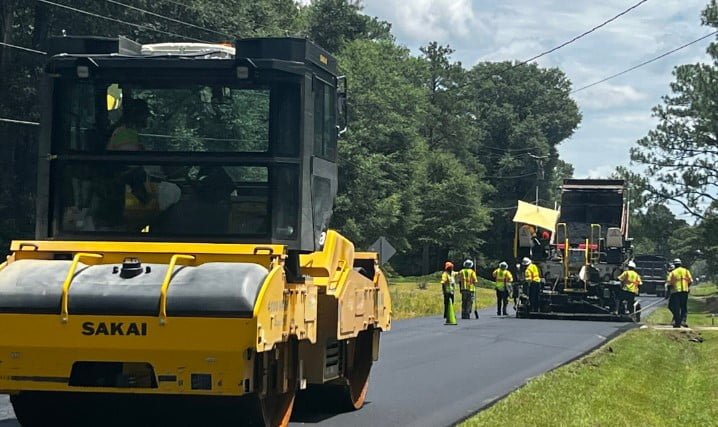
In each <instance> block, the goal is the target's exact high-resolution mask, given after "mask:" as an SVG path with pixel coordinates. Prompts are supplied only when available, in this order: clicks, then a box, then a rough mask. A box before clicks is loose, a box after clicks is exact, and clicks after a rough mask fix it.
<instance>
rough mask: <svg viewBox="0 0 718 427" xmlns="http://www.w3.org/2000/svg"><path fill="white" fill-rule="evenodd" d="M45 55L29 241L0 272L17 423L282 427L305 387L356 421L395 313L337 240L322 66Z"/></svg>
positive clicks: (271, 55)
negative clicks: (33, 218)
mask: <svg viewBox="0 0 718 427" xmlns="http://www.w3.org/2000/svg"><path fill="white" fill-rule="evenodd" d="M50 54H51V55H52V56H51V59H50V60H49V62H48V64H47V66H46V73H45V76H44V79H43V81H42V86H43V92H42V94H43V95H42V97H41V98H42V102H43V104H42V120H41V122H42V123H41V143H40V159H41V160H40V162H39V176H38V207H37V227H36V235H37V238H36V240H33V241H14V242H13V243H12V247H11V251H12V254H11V255H10V256H9V257H8V259H7V262H5V263H3V264H0V392H3V393H9V394H10V395H11V400H12V403H13V405H14V408H15V412H16V414H17V416H18V419H19V421H20V422H21V424H22V425H23V426H33V425H49V424H50V423H52V424H54V425H73V426H76V425H129V424H128V423H134V424H135V425H148V424H150V423H153V424H156V425H169V424H171V425H229V424H252V423H256V424H258V425H285V424H287V423H288V421H289V417H290V415H291V411H292V407H293V403H294V398H295V395H296V392H297V390H300V389H309V390H308V391H307V393H308V395H309V396H310V397H309V398H310V399H311V398H313V399H325V397H321V396H327V394H326V391H327V390H329V391H330V392H329V395H331V397H332V398H331V399H326V400H320V401H319V404H321V405H323V407H324V409H329V410H333V409H337V410H338V409H343V408H349V409H358V408H360V407H361V406H362V404H363V402H364V398H365V396H366V391H367V383H368V378H369V372H370V369H371V366H372V363H373V361H376V360H377V358H378V352H379V338H380V333H381V332H382V331H387V330H389V328H390V325H391V301H390V297H389V293H388V288H387V282H386V278H385V276H384V275H383V273H382V271H381V269H380V268H379V263H378V259H377V255H376V254H375V253H362V252H357V251H355V249H354V245H353V244H352V242H350V241H349V240H348V239H346V238H345V237H343V236H341V235H340V234H339V233H337V232H336V231H334V230H330V229H328V224H329V220H330V218H331V212H332V207H333V201H334V197H335V195H336V191H337V165H336V154H337V153H336V151H337V150H336V145H337V138H338V135H339V134H340V133H341V130H342V128H344V126H345V124H344V122H345V118H346V112H345V105H346V103H345V100H346V92H345V89H346V82H345V80H344V79H343V77H341V76H339V75H338V73H337V65H336V61H335V59H334V58H333V57H332V55H330V54H329V53H328V52H326V51H325V50H323V49H322V48H320V47H319V46H317V45H315V44H314V43H312V42H310V41H308V40H305V39H297V38H261V39H242V40H238V41H236V43H235V44H234V45H233V46H226V45H210V44H176V43H166V44H155V45H139V44H137V43H135V42H132V41H131V40H128V39H124V38H116V39H111V38H110V39H108V38H98V37H61V38H56V39H53V40H52V42H51V49H50ZM309 391H311V392H312V393H309ZM316 396H320V397H316ZM121 402H124V404H123V403H121ZM128 405H129V406H128ZM38 408H45V409H42V410H38ZM127 408H134V409H132V410H129V409H127Z"/></svg>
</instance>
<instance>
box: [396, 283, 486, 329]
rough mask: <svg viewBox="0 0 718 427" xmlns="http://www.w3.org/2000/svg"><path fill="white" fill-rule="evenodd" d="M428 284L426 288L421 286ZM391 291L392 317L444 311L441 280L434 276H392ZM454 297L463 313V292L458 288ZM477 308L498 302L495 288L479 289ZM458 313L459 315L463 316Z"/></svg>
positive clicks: (437, 313) (457, 306)
mask: <svg viewBox="0 0 718 427" xmlns="http://www.w3.org/2000/svg"><path fill="white" fill-rule="evenodd" d="M420 283H423V284H425V285H426V287H425V288H423V289H422V287H420V286H419V284H420ZM389 292H390V293H391V305H392V313H393V316H392V318H393V319H395V320H398V319H408V318H412V317H422V316H432V315H440V314H442V313H443V312H444V298H443V296H442V294H441V285H440V284H439V280H438V279H437V278H434V277H433V276H426V277H419V278H417V277H414V278H392V279H390V282H389ZM454 295H455V299H454V310H455V311H456V312H457V313H459V314H460V313H461V293H460V292H459V291H458V290H457V291H456V293H455V294H454ZM477 296H478V301H477V304H476V306H477V308H484V307H488V306H491V305H494V304H495V303H496V292H495V291H494V290H493V289H485V288H479V289H478V291H477ZM459 314H457V315H458V316H459V317H461V316H460V315H459Z"/></svg>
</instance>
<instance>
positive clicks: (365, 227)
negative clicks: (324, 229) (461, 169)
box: [333, 40, 426, 250]
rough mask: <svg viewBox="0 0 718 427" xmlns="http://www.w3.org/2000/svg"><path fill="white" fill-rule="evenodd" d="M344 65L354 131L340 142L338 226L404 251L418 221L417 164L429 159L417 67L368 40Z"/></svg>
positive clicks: (350, 49) (359, 239) (362, 242)
mask: <svg viewBox="0 0 718 427" xmlns="http://www.w3.org/2000/svg"><path fill="white" fill-rule="evenodd" d="M340 61H341V64H342V68H343V70H344V72H345V73H346V75H347V78H348V80H349V81H350V82H351V92H350V97H349V111H350V118H351V127H350V130H349V132H347V134H346V137H345V138H343V139H342V140H340V141H339V186H340V188H339V196H338V197H337V201H336V206H335V216H334V220H333V227H335V228H337V229H339V230H342V231H343V232H344V233H345V234H346V235H347V236H349V237H350V238H352V239H353V240H354V241H355V243H356V244H358V245H359V246H360V247H366V246H367V245H369V244H371V243H372V242H373V241H374V240H375V239H376V238H378V237H380V236H382V235H383V236H387V238H389V239H390V240H391V242H392V244H393V245H394V246H395V247H396V248H397V249H399V250H406V249H408V248H409V247H410V242H409V239H408V236H409V233H410V231H411V230H412V229H413V228H414V227H415V225H416V222H417V220H418V217H417V208H416V197H417V192H416V191H417V190H416V185H415V183H416V174H417V168H416V165H417V163H418V161H419V159H421V158H422V156H423V155H424V153H425V146H424V141H423V140H422V138H421V136H420V128H421V125H422V123H423V119H424V117H425V110H426V98H425V96H424V93H423V91H422V88H421V87H418V86H417V85H416V84H415V78H416V77H415V76H416V74H415V73H416V72H415V70H416V68H417V66H418V61H417V60H416V59H415V58H412V57H411V55H410V54H409V51H408V50H407V49H405V48H400V47H398V46H396V45H394V44H393V43H391V42H389V41H379V42H373V41H369V40H355V41H353V42H351V43H350V44H349V45H347V48H346V49H345V50H344V51H343V52H342V54H341V55H340Z"/></svg>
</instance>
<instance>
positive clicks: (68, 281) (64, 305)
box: [60, 252, 104, 322]
mask: <svg viewBox="0 0 718 427" xmlns="http://www.w3.org/2000/svg"><path fill="white" fill-rule="evenodd" d="M83 258H94V259H102V258H104V255H102V254H95V253H90V252H78V253H76V254H75V256H74V257H73V258H72V263H71V264H70V270H69V271H68V272H67V277H65V282H64V283H63V284H62V298H61V300H60V316H61V317H62V321H63V322H67V318H68V316H69V314H70V313H69V309H68V307H69V305H70V286H72V280H73V279H74V278H75V271H76V270H77V265H78V264H79V263H80V260H82V259H83Z"/></svg>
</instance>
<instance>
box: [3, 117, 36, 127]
mask: <svg viewBox="0 0 718 427" xmlns="http://www.w3.org/2000/svg"><path fill="white" fill-rule="evenodd" d="M0 122H3V123H12V124H15V125H25V126H40V123H38V122H28V121H25V120H15V119H7V118H4V117H0Z"/></svg>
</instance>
